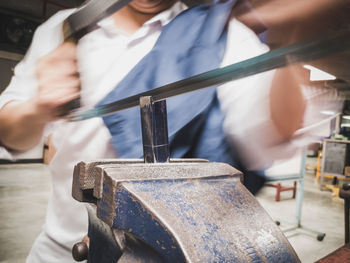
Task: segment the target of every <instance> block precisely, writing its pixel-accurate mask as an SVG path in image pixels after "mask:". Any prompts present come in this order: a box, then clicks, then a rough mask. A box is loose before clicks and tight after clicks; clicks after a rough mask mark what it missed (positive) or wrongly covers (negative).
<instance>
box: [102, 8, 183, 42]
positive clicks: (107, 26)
mask: <svg viewBox="0 0 350 263" xmlns="http://www.w3.org/2000/svg"><path fill="white" fill-rule="evenodd" d="M186 9H187V6H186V5H185V4H184V3H182V2H180V1H178V2H176V3H175V4H174V5H173V6H172V7H171V8H168V9H167V10H164V11H163V12H161V13H159V14H157V15H156V16H154V17H152V18H151V19H150V20H148V21H147V22H145V23H144V24H143V25H142V27H141V28H140V29H143V28H145V27H149V26H151V25H153V24H160V25H161V27H163V26H165V25H166V24H168V23H169V22H170V21H171V20H172V19H174V18H175V17H176V16H177V15H178V14H180V13H181V12H182V11H184V10H186ZM97 25H98V26H99V27H100V28H101V29H102V30H103V31H105V32H106V33H107V34H108V35H117V34H118V35H119V34H123V35H124V33H123V32H122V31H121V30H119V29H118V28H117V27H116V26H115V24H114V21H113V18H112V17H107V18H105V19H102V20H101V21H100V22H98V23H97ZM140 29H139V30H140ZM136 33H137V32H136Z"/></svg>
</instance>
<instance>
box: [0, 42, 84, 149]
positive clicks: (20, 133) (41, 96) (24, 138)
mask: <svg viewBox="0 0 350 263" xmlns="http://www.w3.org/2000/svg"><path fill="white" fill-rule="evenodd" d="M76 53H77V50H76V45H75V44H72V43H63V44H62V45H60V46H59V47H58V48H57V49H55V50H54V51H52V52H51V53H49V54H48V55H46V56H44V57H42V58H40V59H39V61H38V63H37V65H36V78H37V83H38V91H37V93H36V95H35V96H34V97H32V98H31V99H29V100H27V101H24V102H16V101H10V102H9V103H7V104H6V105H5V106H4V107H2V108H1V109H0V123H1V125H0V142H1V144H2V145H4V146H6V147H7V148H10V149H13V150H19V151H25V150H29V149H30V148H32V147H33V146H35V145H36V144H37V143H39V142H40V139H41V136H42V134H43V131H44V128H45V126H46V124H48V123H49V122H51V121H55V120H58V119H59V118H60V116H61V115H62V112H61V109H62V107H61V106H62V105H64V104H65V103H67V102H69V101H71V100H72V99H75V98H77V97H78V96H79V86H80V80H79V75H78V67H77V59H76Z"/></svg>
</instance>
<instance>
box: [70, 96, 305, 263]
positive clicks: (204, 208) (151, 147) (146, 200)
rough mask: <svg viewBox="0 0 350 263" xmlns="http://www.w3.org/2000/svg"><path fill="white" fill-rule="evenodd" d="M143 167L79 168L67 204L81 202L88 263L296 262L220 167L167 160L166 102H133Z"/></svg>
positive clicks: (228, 170)
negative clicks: (85, 212)
mask: <svg viewBox="0 0 350 263" xmlns="http://www.w3.org/2000/svg"><path fill="white" fill-rule="evenodd" d="M140 107H141V122H142V137H143V148H144V160H141V159H126V160H121V159H114V160H101V161H93V162H80V163H78V164H77V165H76V166H75V168H74V174H73V191H72V195H73V197H74V198H75V199H76V200H78V201H80V202H86V203H88V205H87V208H88V209H87V210H88V214H89V229H88V237H89V240H90V241H89V245H88V246H87V244H86V243H84V242H83V243H78V244H76V245H75V246H74V248H73V257H74V258H75V259H77V260H85V259H87V260H88V262H89V263H116V262H118V263H131V262H137V263H142V262H144V263H146V262H147V263H153V262H154V263H160V262H174V263H182V262H187V263H192V262H193V263H195V262H198V263H199V262H201V263H205V262H208V263H212V262H254V263H257V262H276V263H281V262H300V261H299V259H298V257H297V255H296V253H295V251H294V250H293V248H292V247H291V245H290V244H289V242H288V241H287V239H286V238H285V236H284V235H283V233H282V232H281V231H280V229H279V228H278V227H277V225H276V224H275V223H274V222H273V221H272V219H271V218H270V217H269V215H268V214H267V213H266V212H265V211H264V209H263V208H262V207H261V206H260V205H259V203H258V201H257V200H256V199H255V198H254V196H253V195H252V194H251V193H250V192H249V191H248V190H247V189H246V188H245V187H244V185H243V184H242V182H241V179H242V174H241V172H239V171H238V170H236V169H235V168H233V167H232V166H230V165H228V164H225V163H211V162H208V161H206V160H202V159H169V148H168V133H167V121H166V105H165V101H160V102H156V103H153V101H152V99H151V98H150V97H142V98H141V99H140Z"/></svg>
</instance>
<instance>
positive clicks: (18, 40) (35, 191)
mask: <svg viewBox="0 0 350 263" xmlns="http://www.w3.org/2000/svg"><path fill="white" fill-rule="evenodd" d="M82 2H83V1H82V0H11V1H0V93H1V92H2V91H3V90H4V89H5V88H6V86H7V85H8V83H9V81H10V78H11V76H12V74H13V69H14V67H15V65H16V64H17V63H18V62H19V61H20V60H21V59H22V58H23V56H24V54H25V52H26V50H27V49H28V47H29V45H30V42H31V39H32V37H33V33H34V31H35V29H36V28H37V27H38V26H39V25H40V24H41V23H42V22H44V21H45V20H47V19H48V18H49V17H50V16H52V15H53V14H55V13H56V12H58V11H59V10H61V9H66V8H72V7H76V6H79V5H80V4H82ZM197 2H198V1H196V0H189V1H186V3H187V4H188V5H193V4H196V3H197ZM234 13H235V15H236V17H237V18H238V19H239V20H240V21H242V22H243V23H244V24H246V25H247V26H248V27H250V28H251V29H252V30H253V31H254V32H255V33H256V34H258V35H259V36H260V37H261V39H262V40H263V41H265V42H266V43H267V44H268V45H269V47H270V48H271V49H276V48H280V47H282V46H286V45H289V44H292V43H296V42H300V41H302V40H304V39H308V38H312V37H315V36H317V35H320V34H332V33H333V32H336V31H337V30H341V29H349V28H350V15H349V14H350V4H349V1H347V0H308V1H305V0H250V1H240V2H239V3H238V5H237V6H236V8H235V10H234ZM304 67H305V68H306V69H307V70H309V73H310V84H309V88H310V90H311V91H312V92H311V93H310V94H311V95H310V98H311V97H312V96H314V94H315V93H314V91H315V90H316V91H317V92H318V93H320V94H319V95H318V96H315V99H316V100H318V101H319V105H320V108H319V109H317V112H318V114H317V116H316V115H312V116H310V118H311V120H310V124H312V123H313V122H316V121H319V120H321V119H326V120H327V121H326V122H323V124H322V125H321V126H320V127H319V132H318V133H315V137H314V141H313V142H312V143H311V144H309V146H308V147H307V149H306V152H303V153H299V155H298V156H296V157H295V158H294V162H292V163H290V162H289V163H288V164H283V162H278V163H276V164H274V166H273V167H272V168H271V170H270V171H269V175H271V180H270V182H269V183H268V184H269V186H268V187H265V188H264V189H263V191H262V192H261V193H260V194H259V195H258V197H257V198H258V200H259V201H260V203H261V204H262V205H263V207H264V208H265V209H266V210H267V211H268V213H269V214H270V215H271V217H272V218H273V219H275V220H276V221H278V222H279V223H281V227H282V229H286V224H285V223H284V222H285V221H286V222H289V221H291V222H292V225H293V224H294V223H295V222H297V223H300V222H302V223H303V225H305V226H310V227H311V226H312V228H313V230H314V231H309V230H307V229H302V228H300V227H296V228H293V230H292V231H286V232H285V233H286V236H287V237H288V239H289V241H290V242H291V244H292V246H293V247H294V248H295V250H296V252H297V254H298V255H299V257H300V259H301V260H302V262H315V261H316V260H318V259H320V258H322V257H323V256H325V255H327V254H328V253H330V252H332V251H334V250H335V249H337V248H339V247H340V246H342V245H343V244H344V218H343V213H344V202H343V199H341V198H339V189H340V188H341V187H342V184H343V183H344V182H347V181H350V143H349V138H350V49H347V50H346V51H345V52H342V53H339V54H336V55H333V56H330V57H327V58H324V59H320V60H317V61H312V62H310V63H307V64H306V65H304ZM317 92H316V93H317ZM313 118H314V119H313ZM0 125H1V124H0ZM50 158H51V156H50V149H49V147H48V144H47V142H45V141H44V142H43V144H42V145H39V146H38V147H37V148H35V149H33V150H31V151H30V152H27V153H24V154H23V155H20V156H19V157H18V159H17V160H11V159H10V157H9V156H8V155H7V153H6V151H4V149H1V148H0V262H24V259H25V257H26V255H27V253H28V251H29V249H30V247H31V244H32V242H33V241H34V239H35V237H36V235H37V234H38V233H39V232H40V228H41V225H42V224H43V222H44V217H45V210H46V204H47V201H48V198H49V196H50V178H49V174H48V170H47V167H46V164H47V163H48V162H49V160H50ZM292 159H293V158H291V160H292ZM291 160H288V161H291ZM303 160H304V161H305V162H303ZM273 176H276V177H273ZM281 176H282V179H281ZM297 191H299V196H298V194H296V192H297ZM300 193H301V194H302V195H300ZM298 220H299V221H298ZM287 225H288V224H287ZM315 229H316V230H315ZM323 234H325V236H324V235H323Z"/></svg>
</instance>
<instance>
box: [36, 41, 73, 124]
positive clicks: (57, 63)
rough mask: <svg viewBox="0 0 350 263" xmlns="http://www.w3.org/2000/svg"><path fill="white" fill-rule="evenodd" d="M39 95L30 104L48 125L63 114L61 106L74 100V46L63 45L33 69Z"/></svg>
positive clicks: (63, 110) (70, 44)
mask: <svg viewBox="0 0 350 263" xmlns="http://www.w3.org/2000/svg"><path fill="white" fill-rule="evenodd" d="M36 77H37V81H38V93H37V95H36V96H35V97H34V100H33V102H34V103H35V106H36V107H37V110H38V112H40V113H41V114H42V117H43V119H45V120H46V121H47V122H49V121H53V120H56V119H58V118H59V117H61V116H63V115H64V114H66V113H67V112H65V110H67V109H64V107H63V106H64V105H65V104H67V103H68V102H70V101H72V100H74V99H77V98H78V97H79V91H80V88H79V87H80V79H79V73H78V66H77V47H76V45H75V44H73V43H70V42H66V43H63V44H62V45H60V46H59V47H58V48H57V49H55V50H54V51H53V52H51V53H49V54H48V55H46V56H44V57H42V58H41V59H40V60H39V61H38V63H37V67H36Z"/></svg>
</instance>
